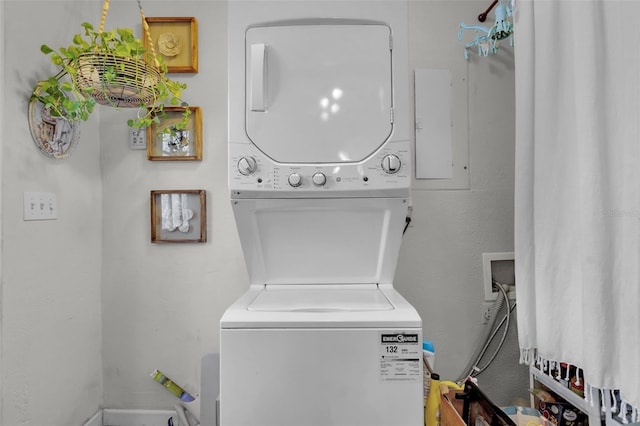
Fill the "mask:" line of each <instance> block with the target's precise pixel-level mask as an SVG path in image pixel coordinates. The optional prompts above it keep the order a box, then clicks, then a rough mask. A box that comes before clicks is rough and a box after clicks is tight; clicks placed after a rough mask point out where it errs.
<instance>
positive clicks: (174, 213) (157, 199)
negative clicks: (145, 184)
mask: <svg viewBox="0 0 640 426" xmlns="http://www.w3.org/2000/svg"><path fill="white" fill-rule="evenodd" d="M206 201H207V197H206V191H205V190H203V189H187V190H181V189H177V190H158V191H151V242H152V243H204V242H206V241H207V208H206Z"/></svg>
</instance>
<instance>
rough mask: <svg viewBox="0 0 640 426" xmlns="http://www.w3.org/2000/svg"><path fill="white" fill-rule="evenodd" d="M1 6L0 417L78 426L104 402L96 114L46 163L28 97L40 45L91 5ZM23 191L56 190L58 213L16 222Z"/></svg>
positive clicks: (65, 36) (53, 40) (45, 66)
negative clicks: (75, 141) (68, 147)
mask: <svg viewBox="0 0 640 426" xmlns="http://www.w3.org/2000/svg"><path fill="white" fill-rule="evenodd" d="M4 7H5V9H4V19H3V25H2V31H3V32H4V34H5V37H6V40H7V43H6V44H5V52H4V53H5V55H4V59H5V60H4V61H3V63H2V66H3V67H4V70H3V72H4V75H5V78H6V85H5V90H4V96H2V102H3V110H4V117H3V121H4V126H3V132H4V134H3V140H2V242H3V250H2V353H1V358H2V372H1V378H0V382H2V405H3V411H2V417H1V418H0V424H3V425H11V426H13V425H23V424H32V425H76V424H80V423H82V421H84V420H85V419H86V418H87V417H89V416H90V415H91V414H93V413H94V412H95V411H96V409H97V407H98V406H99V404H100V402H101V399H102V374H101V369H102V351H101V345H102V342H101V306H100V300H101V297H100V284H101V282H100V280H101V278H100V270H101V262H102V250H101V236H102V216H103V215H102V189H101V187H102V183H101V178H100V167H101V166H100V140H99V138H98V133H97V122H98V118H99V117H98V116H99V114H97V115H96V116H94V117H92V119H91V121H89V122H87V123H83V125H82V130H81V131H82V138H81V141H80V144H79V147H78V149H77V150H76V151H75V153H74V154H73V155H72V156H71V157H70V158H68V159H66V160H53V159H50V158H47V157H45V156H44V155H43V154H41V153H40V152H39V151H38V149H37V148H36V146H35V145H34V143H33V141H32V139H31V135H30V133H29V127H28V123H27V103H28V99H29V95H30V92H31V89H32V87H33V86H34V85H35V83H36V81H37V80H38V79H40V78H44V77H46V76H48V74H49V73H50V72H51V71H53V68H52V66H49V59H48V58H47V57H46V56H45V55H43V54H42V53H40V44H41V43H44V42H46V43H50V44H53V45H58V44H59V45H62V44H65V43H66V42H67V41H68V40H70V39H71V34H70V33H69V28H68V26H67V25H60V24H59V23H60V22H81V21H82V20H84V19H86V18H85V17H86V16H89V13H88V12H90V13H92V14H95V13H98V12H99V11H96V10H95V7H88V6H84V5H83V4H72V3H62V2H36V1H26V2H25V1H5V2H4ZM36 11H37V12H36ZM25 191H46V192H53V193H55V194H56V195H57V200H58V214H59V217H58V219H57V220H54V221H35V222H34V221H30V222H25V221H23V220H22V213H23V212H22V194H23V192H25Z"/></svg>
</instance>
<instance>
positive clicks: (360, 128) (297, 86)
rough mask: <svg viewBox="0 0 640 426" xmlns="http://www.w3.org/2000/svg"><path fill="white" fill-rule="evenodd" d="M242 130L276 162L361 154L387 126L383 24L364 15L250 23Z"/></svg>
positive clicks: (387, 44)
mask: <svg viewBox="0 0 640 426" xmlns="http://www.w3.org/2000/svg"><path fill="white" fill-rule="evenodd" d="M245 43H246V45H245V52H246V53H245V55H246V56H245V64H246V68H245V87H246V99H245V114H246V132H247V135H248V137H249V139H251V141H252V142H253V143H254V144H255V145H256V146H257V147H258V149H260V150H261V151H262V152H264V153H265V155H267V156H269V157H270V158H272V159H273V160H275V161H277V162H280V163H343V162H357V161H362V160H364V159H365V158H367V157H369V156H370V155H371V154H372V153H374V152H375V151H376V150H377V149H378V148H380V146H382V144H384V142H386V141H387V139H389V137H390V135H391V133H392V129H393V114H392V105H393V94H392V57H391V29H390V28H389V27H388V26H387V25H385V24H381V23H374V22H372V21H365V20H339V19H319V20H314V21H286V22H282V23H271V24H269V25H268V26H257V27H253V28H249V29H248V30H247V31H246V39H245Z"/></svg>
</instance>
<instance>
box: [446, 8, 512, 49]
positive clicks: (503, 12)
mask: <svg viewBox="0 0 640 426" xmlns="http://www.w3.org/2000/svg"><path fill="white" fill-rule="evenodd" d="M494 6H495V16H496V20H495V23H494V25H493V26H492V27H491V28H487V27H484V26H482V25H465V24H464V22H461V23H460V27H459V31H458V40H460V41H462V40H463V38H464V32H465V31H475V37H474V39H473V40H472V41H470V42H468V43H465V46H464V47H465V49H464V57H465V59H469V49H471V48H473V47H475V48H477V49H478V55H480V56H489V54H492V55H495V54H496V53H498V48H499V45H498V42H499V41H500V40H504V39H506V38H508V39H509V45H510V46H513V24H512V23H511V21H509V18H510V17H511V16H513V8H512V6H511V5H507V4H505V2H504V1H503V0H494V1H493V2H492V3H491V5H490V6H489V8H488V9H487V10H486V11H485V12H484V13H481V14H480V15H478V20H479V21H480V22H484V21H485V20H486V19H487V14H488V13H489V12H490V11H491V9H493V7H494Z"/></svg>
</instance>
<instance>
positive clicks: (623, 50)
mask: <svg viewBox="0 0 640 426" xmlns="http://www.w3.org/2000/svg"><path fill="white" fill-rule="evenodd" d="M514 20H515V31H514V34H515V48H514V52H515V72H516V170H515V174H516V189H515V192H516V193H515V200H516V201H515V252H516V283H517V292H516V293H517V298H518V300H517V301H518V332H519V342H520V347H521V361H522V362H527V363H531V362H536V360H538V361H540V360H545V361H552V362H566V363H569V364H571V365H574V366H577V367H579V368H581V369H583V371H584V374H585V380H586V382H587V383H588V384H589V385H591V386H592V387H594V388H597V389H601V390H603V392H602V393H600V392H596V395H598V394H602V395H604V396H608V395H611V390H615V391H614V392H613V393H614V394H615V395H620V396H621V398H622V399H623V401H624V404H625V405H626V406H627V407H630V413H631V415H630V417H628V418H627V419H626V421H636V422H637V421H640V415H639V414H638V407H640V268H639V266H640V83H639V81H640V26H639V23H640V2H639V1H614V0H585V1H576V0H561V1H550V0H517V3H516V11H515V16H514Z"/></svg>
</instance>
